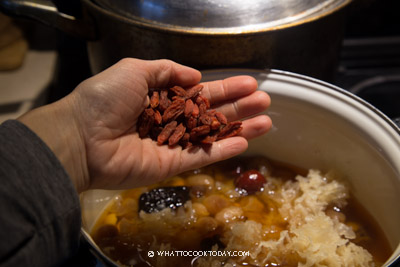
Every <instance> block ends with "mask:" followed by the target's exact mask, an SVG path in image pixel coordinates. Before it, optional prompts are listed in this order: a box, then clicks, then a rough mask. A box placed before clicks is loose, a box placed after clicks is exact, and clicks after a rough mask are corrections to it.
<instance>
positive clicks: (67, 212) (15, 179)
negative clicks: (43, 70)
mask: <svg viewBox="0 0 400 267" xmlns="http://www.w3.org/2000/svg"><path fill="white" fill-rule="evenodd" d="M80 226H81V215H80V205H79V198H78V194H77V192H76V190H75V188H74V186H73V184H72V182H71V180H70V179H69V177H68V175H67V173H66V171H65V170H64V168H63V167H62V165H61V163H60V162H59V161H58V159H57V158H56V157H55V155H54V154H53V153H52V151H51V150H50V149H49V148H48V147H47V146H46V144H45V143H44V142H43V141H42V140H41V139H40V138H39V137H38V136H36V134H35V133H33V132H32V131H31V130H29V129H28V128H27V127H26V126H25V125H23V124H22V123H20V122H18V121H6V122H4V123H3V124H1V125H0V266H13V267H14V266H55V265H59V264H61V263H62V262H63V261H64V260H66V259H67V258H69V257H70V256H71V255H72V254H74V253H75V251H76V250H77V248H78V244H79V234H80Z"/></svg>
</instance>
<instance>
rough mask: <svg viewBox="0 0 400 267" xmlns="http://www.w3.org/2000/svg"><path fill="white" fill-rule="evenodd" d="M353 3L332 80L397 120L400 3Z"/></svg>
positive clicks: (399, 108)
mask: <svg viewBox="0 0 400 267" xmlns="http://www.w3.org/2000/svg"><path fill="white" fill-rule="evenodd" d="M353 4H354V5H352V6H350V10H349V13H348V16H347V25H346V36H345V39H344V41H343V46H342V50H341V57H340V63H339V67H338V70H337V73H336V77H335V80H334V81H333V83H334V84H335V85H337V86H339V87H341V88H343V89H346V90H348V91H350V92H352V93H354V94H356V95H358V96H359V97H361V98H363V99H364V100H366V101H367V102H369V103H370V104H372V105H373V106H375V107H376V108H377V109H379V110H380V111H382V112H383V113H384V114H386V115H387V116H388V117H389V118H391V119H393V120H394V121H395V122H400V103H399V102H400V20H398V18H397V14H396V12H397V11H398V10H400V9H399V8H400V2H399V1H395V0H388V1H368V0H367V1H358V2H357V1H356V2H355V3H353ZM398 125H400V124H399V123H398Z"/></svg>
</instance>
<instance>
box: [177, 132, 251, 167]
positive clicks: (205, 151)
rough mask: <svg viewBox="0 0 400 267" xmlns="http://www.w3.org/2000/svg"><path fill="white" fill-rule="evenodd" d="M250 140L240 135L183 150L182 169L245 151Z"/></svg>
mask: <svg viewBox="0 0 400 267" xmlns="http://www.w3.org/2000/svg"><path fill="white" fill-rule="evenodd" d="M247 147H248V142H247V140H246V139H245V138H243V137H240V136H235V137H230V138H227V139H223V140H220V141H218V142H215V143H213V144H212V145H211V146H210V147H208V148H203V147H193V148H190V149H185V150H183V151H182V156H181V161H180V163H181V170H180V171H187V170H191V169H194V168H201V167H204V166H206V165H209V164H212V163H215V162H218V161H221V160H225V159H228V158H231V157H234V156H237V155H239V154H240V153H243V152H244V151H245V150H246V149H247Z"/></svg>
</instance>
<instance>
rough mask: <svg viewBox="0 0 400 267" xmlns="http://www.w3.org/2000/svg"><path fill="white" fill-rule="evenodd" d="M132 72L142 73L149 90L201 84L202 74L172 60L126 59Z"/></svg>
mask: <svg viewBox="0 0 400 267" xmlns="http://www.w3.org/2000/svg"><path fill="white" fill-rule="evenodd" d="M125 60H126V61H127V62H125V63H126V64H129V65H130V66H128V67H131V68H132V70H134V71H135V72H137V71H141V74H142V75H143V76H142V77H143V78H144V79H145V80H146V82H147V84H148V87H149V88H152V87H153V88H157V87H167V86H174V85H180V86H182V87H185V86H190V85H194V84H197V83H199V82H200V79H201V73H200V72H199V71H198V70H195V69H193V68H190V67H187V66H184V65H181V64H178V63H176V62H173V61H171V60H166V59H161V60H152V61H148V60H140V59H133V58H129V59H125Z"/></svg>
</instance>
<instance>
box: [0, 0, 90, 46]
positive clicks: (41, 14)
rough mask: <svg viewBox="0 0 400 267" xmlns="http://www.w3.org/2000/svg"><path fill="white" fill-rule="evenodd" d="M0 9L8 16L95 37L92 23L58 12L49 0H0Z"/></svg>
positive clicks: (76, 34)
mask: <svg viewBox="0 0 400 267" xmlns="http://www.w3.org/2000/svg"><path fill="white" fill-rule="evenodd" d="M0 10H1V11H3V12H4V13H5V14H7V15H10V16H17V17H25V18H29V19H33V20H36V21H39V22H41V23H43V24H45V25H48V26H51V27H55V28H56V29H58V30H61V31H63V32H65V33H67V34H70V35H72V36H75V37H78V38H82V39H86V40H94V39H96V34H95V30H94V26H93V23H91V21H89V19H85V20H83V19H79V18H77V17H75V16H72V15H68V14H65V13H63V12H60V10H59V9H58V8H57V7H56V6H55V5H54V4H53V3H52V2H51V1H44V0H32V1H26V0H25V1H24V0H0Z"/></svg>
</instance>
